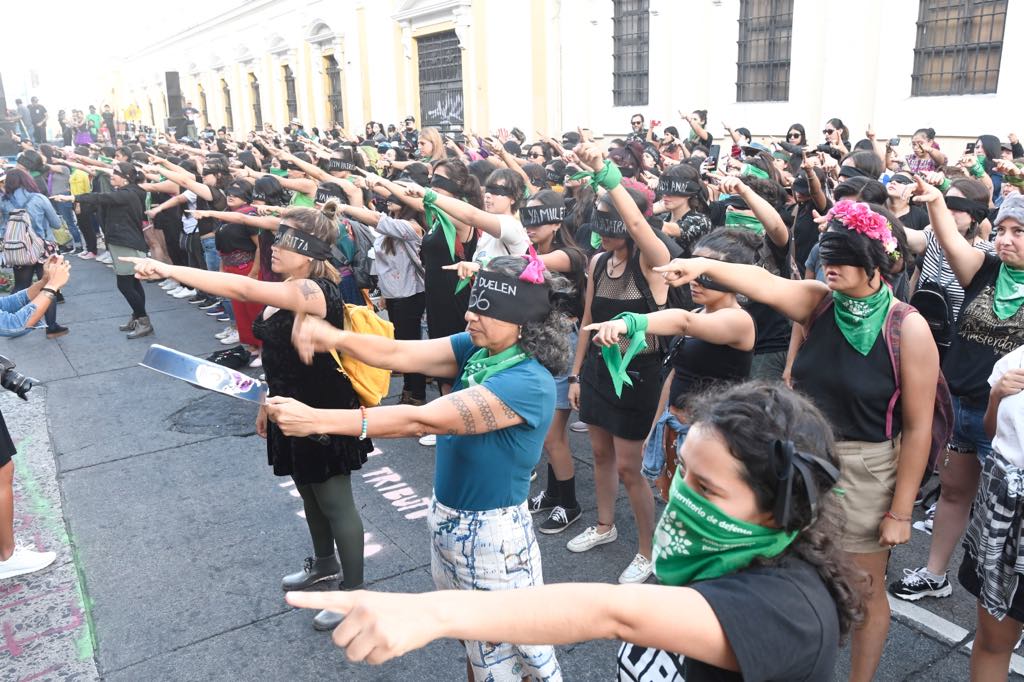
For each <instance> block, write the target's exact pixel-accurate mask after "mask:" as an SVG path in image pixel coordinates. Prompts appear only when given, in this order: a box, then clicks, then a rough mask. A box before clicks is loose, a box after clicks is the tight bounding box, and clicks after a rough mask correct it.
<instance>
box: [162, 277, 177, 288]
mask: <svg viewBox="0 0 1024 682" xmlns="http://www.w3.org/2000/svg"><path fill="white" fill-rule="evenodd" d="M159 286H160V288H161V289H163V290H164V291H171V290H173V289H177V288H178V287H180V286H181V284H179V283H178V282H175V281H174V280H173V279H171V278H170V277H168V278H167V279H165V280H164V281H163V282H160V285H159Z"/></svg>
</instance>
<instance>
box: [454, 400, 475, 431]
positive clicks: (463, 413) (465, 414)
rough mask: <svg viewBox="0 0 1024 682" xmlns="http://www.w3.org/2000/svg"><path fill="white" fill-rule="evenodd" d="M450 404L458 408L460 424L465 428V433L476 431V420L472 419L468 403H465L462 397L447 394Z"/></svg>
mask: <svg viewBox="0 0 1024 682" xmlns="http://www.w3.org/2000/svg"><path fill="white" fill-rule="evenodd" d="M449 397H450V399H451V401H452V405H454V406H455V409H456V410H458V412H459V416H460V417H462V426H463V428H465V429H466V433H467V434H474V433H476V420H475V419H473V411H472V410H470V409H469V405H467V404H466V401H464V400H463V399H462V398H460V397H459V396H457V395H452V394H450V395H449Z"/></svg>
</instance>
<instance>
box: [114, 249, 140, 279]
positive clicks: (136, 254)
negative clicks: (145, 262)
mask: <svg viewBox="0 0 1024 682" xmlns="http://www.w3.org/2000/svg"><path fill="white" fill-rule="evenodd" d="M107 251H109V252H110V257H111V259H113V261H114V272H115V273H117V274H119V275H134V274H135V266H134V265H132V264H131V263H129V262H128V261H123V260H121V258H122V257H123V256H131V257H133V258H145V257H146V252H145V251H137V250H135V249H129V248H128V247H127V246H118V245H117V244H107Z"/></svg>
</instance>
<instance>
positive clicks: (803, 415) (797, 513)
mask: <svg viewBox="0 0 1024 682" xmlns="http://www.w3.org/2000/svg"><path fill="white" fill-rule="evenodd" d="M690 404H691V406H692V409H693V413H692V423H693V424H694V425H696V424H701V425H703V426H708V427H711V428H712V429H713V430H714V432H715V434H716V435H717V436H718V438H720V439H721V440H722V441H723V442H724V443H725V445H726V447H728V448H729V451H730V453H731V454H732V456H733V457H735V458H736V460H737V461H738V462H739V463H740V475H741V476H742V478H743V480H744V482H745V483H746V484H747V485H748V486H750V489H751V490H752V491H753V492H754V496H755V498H756V499H757V506H758V509H759V510H761V511H772V510H773V509H775V498H776V497H777V495H778V491H779V481H778V475H777V473H776V471H775V463H774V444H775V441H776V440H781V441H791V442H792V443H793V445H794V447H795V448H796V449H797V450H799V451H801V452H806V453H808V454H810V455H813V456H815V457H820V458H821V459H824V460H825V461H827V462H830V463H832V464H833V465H834V466H836V467H837V468H838V467H839V466H840V464H839V460H838V457H837V456H836V453H835V441H834V439H833V436H832V429H831V427H830V426H829V424H828V421H827V420H826V419H825V417H824V416H823V415H822V414H821V412H820V411H819V410H818V408H816V407H815V406H814V405H813V404H812V403H811V402H810V401H809V400H807V399H806V398H804V397H803V396H801V395H799V394H798V393H796V392H795V391H793V390H792V389H790V388H787V387H786V386H785V385H784V384H781V383H769V382H765V381H750V382H747V383H744V384H739V385H736V386H732V387H731V388H728V389H725V390H724V391H723V390H722V388H721V387H718V388H716V389H714V390H713V391H709V392H708V393H706V394H704V395H703V396H701V398H700V399H698V400H694V401H691V403H690ZM811 471H812V472H813V474H812V477H813V479H814V480H813V481H802V478H803V477H802V475H801V474H800V473H799V472H798V471H794V473H793V475H794V476H797V477H799V478H800V479H801V481H802V483H803V485H797V483H800V482H801V481H794V485H793V497H794V499H793V502H794V504H793V508H792V517H791V521H792V524H793V526H794V527H796V528H800V529H801V530H800V531H799V532H798V534H797V536H796V539H795V540H794V541H793V544H791V545H790V546H789V547H788V548H787V549H786V551H785V552H783V553H782V554H781V555H779V556H777V557H774V558H772V559H759V560H757V561H756V562H755V565H761V566H776V565H779V564H780V563H782V562H783V561H784V560H785V559H786V558H787V557H795V558H797V559H801V560H803V561H805V562H807V563H808V564H810V565H811V566H813V567H814V569H815V570H816V571H817V572H818V575H819V576H821V579H822V581H823V582H824V583H825V586H826V587H827V588H828V591H829V593H830V594H831V595H832V599H833V600H835V603H836V611H837V612H838V615H839V632H840V634H841V635H843V636H845V635H847V634H849V632H850V630H851V629H852V628H853V627H854V626H855V625H857V624H858V623H859V622H860V621H861V620H862V618H863V595H862V593H861V591H860V589H859V587H858V582H859V579H860V578H861V574H860V573H859V572H858V571H857V570H856V569H855V567H854V566H853V564H852V562H848V561H846V560H845V559H844V558H843V554H842V552H841V550H840V548H839V546H838V544H837V538H838V537H839V535H840V530H841V528H842V525H843V523H844V519H843V514H842V510H841V509H840V507H839V504H838V503H837V501H836V499H835V495H834V494H833V492H832V488H833V487H834V485H835V483H834V482H833V481H832V480H831V479H829V477H827V476H825V475H823V474H822V472H821V471H820V470H819V469H818V468H817V467H811ZM808 486H814V488H815V491H816V492H817V497H818V500H819V504H818V513H817V514H816V515H814V514H812V513H811V506H810V501H809V497H808V495H807V488H808Z"/></svg>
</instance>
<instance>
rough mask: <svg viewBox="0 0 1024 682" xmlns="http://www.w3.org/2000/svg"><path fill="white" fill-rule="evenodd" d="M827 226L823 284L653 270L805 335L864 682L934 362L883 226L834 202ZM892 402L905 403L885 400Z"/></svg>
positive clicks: (927, 441)
mask: <svg viewBox="0 0 1024 682" xmlns="http://www.w3.org/2000/svg"><path fill="white" fill-rule="evenodd" d="M826 219H827V222H826V224H827V231H826V232H825V233H824V234H823V235H822V238H821V242H820V256H821V260H822V262H823V263H824V266H825V278H826V283H825V284H823V283H821V282H819V281H817V280H791V279H783V278H781V277H777V276H774V275H772V274H770V273H768V272H766V271H765V270H763V269H762V268H758V267H755V266H748V265H736V264H733V263H722V262H720V261H715V260H710V259H706V258H694V259H689V260H683V259H679V260H675V261H673V262H672V263H671V264H669V265H668V266H667V267H664V268H659V271H661V272H663V273H665V276H666V279H667V280H668V281H669V282H671V283H672V284H673V285H676V286H678V285H681V284H684V283H687V282H691V281H693V280H694V279H697V278H698V277H700V276H702V275H706V276H709V277H711V278H712V279H713V280H714V281H716V282H718V283H720V284H721V285H723V286H725V287H728V288H729V289H731V290H733V291H735V292H737V293H739V294H743V295H745V296H747V297H748V298H750V299H752V300H755V301H760V302H763V303H766V304H769V305H771V306H772V307H773V308H775V309H776V310H778V311H779V312H780V313H782V314H783V315H785V316H786V317H788V318H789V319H791V320H793V321H794V322H796V323H798V324H800V325H803V326H804V328H805V330H806V339H805V341H804V343H803V345H802V346H801V347H800V350H799V352H798V353H797V356H796V360H795V362H794V364H793V372H792V374H793V385H794V387H795V388H797V389H798V390H800V391H802V392H803V393H805V394H806V395H808V396H809V397H810V398H811V399H812V400H813V401H814V402H815V404H816V405H818V407H820V408H821V409H822V411H823V412H824V413H825V415H826V416H827V417H828V418H829V420H830V422H831V423H832V425H833V428H834V429H835V432H836V438H837V439H838V442H837V444H836V448H837V451H838V453H839V455H840V458H841V460H842V462H843V467H842V469H843V475H842V478H841V479H840V481H839V487H840V488H842V489H843V490H844V491H845V492H844V494H843V497H842V498H841V504H842V506H843V508H844V510H845V512H846V516H847V520H846V527H845V530H844V531H843V534H842V537H841V539H840V544H841V546H842V548H843V549H844V550H845V551H846V553H847V555H848V557H849V559H850V560H851V561H853V562H854V563H856V565H857V566H858V567H859V568H860V569H861V571H863V573H864V575H865V578H866V580H865V581H864V583H863V585H862V589H863V590H864V592H865V596H866V616H865V620H864V623H863V624H862V625H861V627H859V628H858V629H857V630H855V631H854V634H853V647H852V654H851V661H852V667H851V672H850V679H851V680H865V681H867V680H871V679H873V677H874V674H875V669H876V668H877V666H878V661H879V659H880V658H881V655H882V650H883V648H884V646H885V640H886V636H887V634H888V630H889V615H890V614H889V603H888V601H887V599H886V594H885V590H884V588H883V585H884V581H885V569H886V565H887V563H888V559H889V552H890V550H891V549H892V548H893V547H895V546H896V545H899V544H903V543H906V542H907V541H909V539H910V521H911V513H912V511H913V508H914V498H915V497H916V495H917V491H918V487H919V486H920V483H921V478H922V476H923V475H924V470H925V467H926V465H927V462H928V456H929V450H930V448H931V445H932V415H933V412H934V409H935V401H936V386H937V381H938V376H939V358H938V350H937V349H936V347H935V341H934V340H933V339H932V335H931V331H930V329H929V327H928V325H927V323H926V322H925V321H924V319H923V318H922V317H921V316H920V315H917V314H913V313H914V311H913V309H909V308H908V307H907V306H905V304H902V303H898V302H896V299H895V297H894V296H893V293H892V290H891V289H890V287H889V286H888V284H887V283H886V281H885V276H887V275H889V274H890V272H891V271H892V269H893V265H894V262H895V260H896V259H900V258H901V256H900V255H899V254H900V250H899V243H898V242H897V239H896V237H895V236H894V234H893V229H892V226H891V224H890V221H889V220H888V219H887V218H886V217H885V216H883V215H882V214H881V213H878V212H877V211H876V210H874V209H873V208H872V207H871V206H869V205H868V204H864V203H859V202H853V201H849V200H844V201H840V202H839V203H837V204H836V205H835V206H834V207H833V208H832V210H830V211H829V213H828V215H827V216H826ZM964 246H965V247H966V248H970V247H969V246H967V245H966V244H964ZM894 313H898V314H899V315H900V317H898V318H895V319H896V320H900V319H902V321H901V322H895V321H894V323H898V324H899V330H898V333H899V334H900V337H901V340H902V348H904V349H909V348H912V349H913V352H903V353H902V358H901V363H900V375H899V376H898V377H897V376H896V375H895V372H894V369H893V361H892V359H891V357H890V352H891V350H890V347H889V341H888V336H887V334H888V333H886V334H883V328H885V327H886V326H887V325H889V324H890V319H889V318H890V315H892V314H894ZM893 333H896V332H893ZM900 394H903V395H908V396H913V400H898V399H897V400H894V399H893V398H894V396H897V397H898V395H900Z"/></svg>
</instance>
